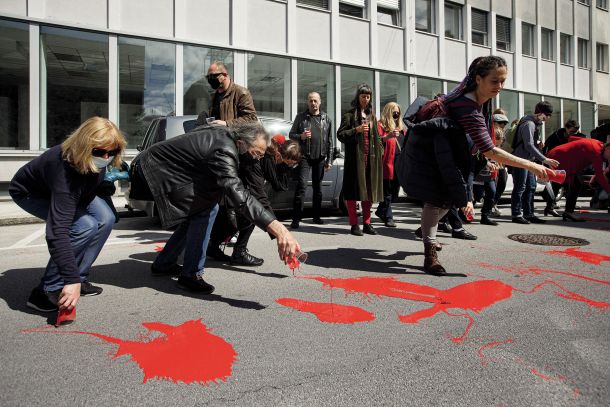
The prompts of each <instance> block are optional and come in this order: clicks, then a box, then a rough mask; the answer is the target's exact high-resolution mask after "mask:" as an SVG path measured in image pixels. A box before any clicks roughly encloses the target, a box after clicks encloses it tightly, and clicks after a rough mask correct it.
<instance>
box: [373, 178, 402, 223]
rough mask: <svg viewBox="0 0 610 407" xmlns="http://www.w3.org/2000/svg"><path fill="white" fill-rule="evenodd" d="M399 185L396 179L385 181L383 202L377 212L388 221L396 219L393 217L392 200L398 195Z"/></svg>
mask: <svg viewBox="0 0 610 407" xmlns="http://www.w3.org/2000/svg"><path fill="white" fill-rule="evenodd" d="M397 185H398V183H397V182H396V179H384V180H383V202H379V205H378V206H377V211H376V212H378V213H379V215H381V217H382V218H385V219H388V220H389V219H394V216H393V215H392V199H393V197H394V196H396V195H397V188H396V186H397Z"/></svg>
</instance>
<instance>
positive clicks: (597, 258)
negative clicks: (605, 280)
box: [545, 247, 610, 266]
mask: <svg viewBox="0 0 610 407" xmlns="http://www.w3.org/2000/svg"><path fill="white" fill-rule="evenodd" d="M545 253H546V254H551V255H555V256H568V257H576V258H577V259H579V260H580V261H583V262H585V263H589V264H595V265H597V266H599V265H601V263H602V262H603V261H610V256H606V255H604V254H599V253H591V252H583V251H581V250H580V249H579V248H577V247H570V248H567V249H565V250H549V251H546V252H545Z"/></svg>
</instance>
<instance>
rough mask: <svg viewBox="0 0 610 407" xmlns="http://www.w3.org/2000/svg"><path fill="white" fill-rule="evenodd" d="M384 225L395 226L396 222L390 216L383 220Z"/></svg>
mask: <svg viewBox="0 0 610 407" xmlns="http://www.w3.org/2000/svg"><path fill="white" fill-rule="evenodd" d="M385 225H386V227H388V228H395V227H396V223H394V219H392V218H390V219H388V220H386V221H385Z"/></svg>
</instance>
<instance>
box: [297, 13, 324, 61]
mask: <svg viewBox="0 0 610 407" xmlns="http://www.w3.org/2000/svg"><path fill="white" fill-rule="evenodd" d="M295 24H296V53H297V55H299V56H304V57H307V56H309V57H313V58H322V59H330V57H331V47H330V44H331V43H330V41H331V33H330V13H327V12H324V11H318V10H313V9H309V8H303V7H297V9H296V21H295Z"/></svg>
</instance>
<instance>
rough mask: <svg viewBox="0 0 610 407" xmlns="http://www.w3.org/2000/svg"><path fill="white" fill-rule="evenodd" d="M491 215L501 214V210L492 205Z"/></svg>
mask: <svg viewBox="0 0 610 407" xmlns="http://www.w3.org/2000/svg"><path fill="white" fill-rule="evenodd" d="M491 215H492V216H502V210H501V209H500V208H498V206H497V205H494V206H493V207H492V208H491Z"/></svg>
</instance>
